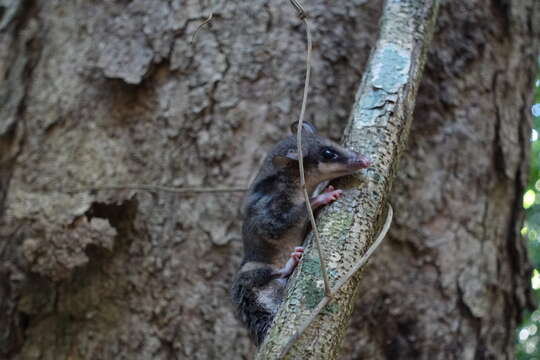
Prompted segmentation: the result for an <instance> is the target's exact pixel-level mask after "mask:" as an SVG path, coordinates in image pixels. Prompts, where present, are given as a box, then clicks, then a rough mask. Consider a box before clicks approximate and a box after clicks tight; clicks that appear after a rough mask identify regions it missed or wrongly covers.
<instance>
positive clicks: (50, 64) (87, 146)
mask: <svg viewBox="0 0 540 360" xmlns="http://www.w3.org/2000/svg"><path fill="white" fill-rule="evenodd" d="M305 6H306V10H307V11H308V12H309V13H310V15H311V18H312V19H313V23H314V34H313V37H314V41H315V49H314V50H315V51H314V59H313V74H314V75H313V78H312V90H311V97H310V104H309V107H308V110H307V117H306V119H307V120H309V121H311V122H313V123H315V124H316V125H317V126H318V127H319V128H320V129H321V131H322V132H323V133H326V134H329V135H330V136H331V137H333V138H334V139H338V138H339V136H340V134H341V133H342V130H343V127H344V126H345V123H346V121H347V117H348V115H349V113H350V110H351V106H352V103H353V100H354V92H355V87H356V85H357V84H358V82H359V79H360V78H361V75H362V73H361V71H362V69H363V67H364V65H365V63H366V61H367V55H368V54H369V50H370V47H371V45H372V44H373V42H374V37H375V36H376V34H377V28H378V18H379V15H380V10H381V6H382V3H381V2H380V1H366V0H351V1H344V2H330V1H325V0H312V1H309V2H306V3H305ZM538 7H539V5H538V2H537V1H535V0H514V1H509V0H492V1H489V2H486V1H481V0H459V1H457V0H455V1H445V2H443V3H442V6H441V9H440V15H439V18H438V30H437V32H436V35H435V38H434V42H433V50H432V51H431V53H430V54H429V56H428V59H427V67H426V74H425V76H424V81H423V85H422V87H421V88H420V92H419V97H418V102H417V108H416V110H415V120H414V121H413V128H412V132H411V138H412V139H411V140H410V147H409V149H408V152H407V154H406V157H405V158H404V161H402V164H401V166H400V169H399V170H398V178H397V179H396V181H395V183H394V190H393V193H392V194H391V201H392V203H393V205H394V208H395V221H394V226H393V230H392V232H391V237H390V238H389V239H387V241H386V242H385V244H384V245H383V248H382V249H380V250H381V251H378V254H377V255H376V258H375V259H373V261H372V262H371V264H370V266H369V267H368V269H366V272H365V274H364V276H363V278H364V283H363V284H362V286H361V288H360V290H359V292H360V295H361V296H360V299H359V301H358V303H357V307H356V315H355V316H354V318H353V322H352V326H351V328H350V329H349V333H348V341H346V342H345V345H344V346H345V349H346V352H344V353H343V354H344V355H343V358H345V359H359V358H363V359H386V358H391V359H402V358H407V359H428V358H429V359H473V358H482V357H483V358H501V356H504V357H508V358H510V357H511V351H512V342H513V331H514V329H515V326H516V322H517V321H518V318H519V315H520V312H521V310H522V309H523V308H524V307H525V306H526V303H527V291H526V289H527V286H528V284H527V269H528V268H527V267H526V266H525V264H526V260H525V252H524V246H523V244H522V242H521V240H520V239H519V236H518V234H519V233H518V230H519V224H520V222H521V211H520V193H521V190H522V187H523V182H524V180H525V177H526V166H527V164H526V159H525V158H526V157H527V150H528V143H527V139H528V134H529V130H530V125H529V113H528V106H529V104H530V100H531V94H530V93H531V89H532V81H533V72H534V70H535V62H534V58H535V56H536V55H537V54H538V45H539V42H538V38H539V30H538V26H539V24H540V19H539V9H538ZM210 11H213V12H214V19H213V22H212V25H211V27H205V28H203V29H202V30H201V31H200V32H199V34H198V36H197V41H196V42H195V45H194V46H193V47H192V46H190V44H189V41H190V38H191V35H192V34H193V32H194V31H195V29H196V28H197V26H198V25H199V24H200V23H201V22H202V21H204V20H205V19H206V18H207V17H208V14H209V12H210ZM304 44H305V43H304V32H303V29H302V28H301V27H300V25H299V23H298V21H297V19H296V18H295V13H294V11H291V10H290V5H289V3H288V1H286V0H276V1H272V2H259V1H254V2H246V1H236V0H235V1H220V2H217V1H199V0H151V1H150V0H132V1H122V0H117V1H106V2H105V1H95V0H94V1H88V0H73V1H60V0H33V1H32V0H0V74H2V77H1V79H2V80H0V81H1V84H0V214H1V220H0V221H1V225H0V324H1V326H0V358H7V359H62V358H70V359H112V358H114V359H123V358H125V359H214V358H229V359H238V358H250V357H251V354H252V353H253V351H252V348H251V347H250V345H249V342H248V340H247V337H246V333H245V331H244V330H243V329H242V328H241V327H240V326H239V324H238V323H237V322H236V320H235V319H234V317H233V315H232V310H231V307H230V305H229V302H228V299H227V297H228V296H227V293H228V286H229V284H230V279H231V278H232V275H233V272H234V271H235V269H236V268H237V266H238V264H239V261H240V254H241V243H240V241H239V224H240V222H239V218H240V214H239V208H240V201H241V195H239V194H222V195H216V194H205V195H196V196H179V195H174V194H167V193H158V194H149V193H147V192H144V191H135V190H129V191H102V192H84V193H81V194H78V195H67V194H65V193H64V190H66V189H71V188H78V187H81V186H88V185H95V184H119V183H134V182H137V183H152V184H166V185H175V186H185V185H201V184H204V185H208V186H221V185H238V184H245V182H246V181H247V179H248V178H249V176H250V174H251V173H252V171H253V169H254V168H255V167H256V166H257V164H258V162H259V161H260V159H261V157H262V156H263V155H264V153H265V151H266V150H267V149H268V148H269V147H270V146H271V144H272V143H274V142H275V141H276V140H277V139H279V138H280V137H281V136H282V134H283V133H285V132H286V131H287V130H286V129H287V128H288V125H289V123H291V122H292V121H294V120H295V119H296V118H297V114H298V110H299V102H300V100H301V91H302V86H303V71H304V66H305V64H304V55H305V50H304V49H305V48H304ZM501 354H503V355H501Z"/></svg>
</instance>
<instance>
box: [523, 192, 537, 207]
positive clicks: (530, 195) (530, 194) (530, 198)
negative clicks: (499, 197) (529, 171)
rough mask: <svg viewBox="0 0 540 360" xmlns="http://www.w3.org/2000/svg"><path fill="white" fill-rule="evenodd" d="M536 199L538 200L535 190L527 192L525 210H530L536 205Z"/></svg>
mask: <svg viewBox="0 0 540 360" xmlns="http://www.w3.org/2000/svg"><path fill="white" fill-rule="evenodd" d="M535 199H536V193H535V192H534V190H532V189H529V190H527V192H526V193H525V195H523V207H524V208H525V209H528V208H530V207H531V206H532V205H533V204H534V200H535Z"/></svg>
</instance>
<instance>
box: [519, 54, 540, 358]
mask: <svg viewBox="0 0 540 360" xmlns="http://www.w3.org/2000/svg"><path fill="white" fill-rule="evenodd" d="M539 65H540V58H539ZM535 85H536V86H535V88H534V92H535V94H534V104H535V105H533V108H532V109H531V110H532V112H533V131H532V135H531V161H530V174H529V180H528V183H527V190H526V192H525V194H524V195H523V207H524V208H525V212H526V220H525V224H524V226H523V229H522V230H521V233H522V235H523V236H524V237H526V239H527V245H528V248H529V258H530V260H531V263H532V264H533V266H534V268H535V270H534V272H533V276H532V278H531V286H532V289H533V293H534V297H535V299H536V303H537V304H540V139H539V134H540V71H539V73H538V76H537V80H536V84H535ZM516 335H517V339H516V341H517V348H516V359H518V360H533V359H534V360H538V359H540V307H539V308H538V309H536V310H535V311H533V312H532V313H529V314H527V316H526V317H525V319H524V321H523V324H521V326H520V327H519V328H518V330H517V334H516Z"/></svg>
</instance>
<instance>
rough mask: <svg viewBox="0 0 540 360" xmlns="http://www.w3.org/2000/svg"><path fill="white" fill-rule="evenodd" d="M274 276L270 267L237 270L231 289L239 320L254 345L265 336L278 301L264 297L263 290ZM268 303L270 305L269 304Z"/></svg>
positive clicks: (257, 344) (259, 342)
mask: <svg viewBox="0 0 540 360" xmlns="http://www.w3.org/2000/svg"><path fill="white" fill-rule="evenodd" d="M274 277H275V276H273V275H272V269H270V268H260V269H255V270H250V271H243V272H239V273H238V275H237V276H236V279H235V281H234V284H233V286H232V289H231V297H232V301H233V304H234V305H235V308H236V312H237V315H238V317H239V318H240V320H242V322H243V323H244V325H246V327H247V328H248V330H249V334H250V337H251V339H252V341H253V342H254V343H255V345H256V346H259V345H260V344H261V343H262V342H263V340H264V337H265V336H266V333H267V331H268V329H269V328H270V325H271V324H272V320H273V319H274V315H275V310H274V309H276V308H277V306H279V303H280V301H278V303H275V304H269V303H268V302H269V301H274V302H275V301H276V300H277V299H274V298H272V297H268V298H266V299H265V298H264V295H265V294H263V291H264V288H265V286H266V285H268V284H269V283H270V282H271V281H272V280H273V278H274ZM269 305H270V306H269Z"/></svg>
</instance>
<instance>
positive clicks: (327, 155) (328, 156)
mask: <svg viewBox="0 0 540 360" xmlns="http://www.w3.org/2000/svg"><path fill="white" fill-rule="evenodd" d="M321 155H322V157H323V159H325V160H335V159H337V158H338V154H337V153H336V152H335V151H334V150H332V149H323V150H322V151H321Z"/></svg>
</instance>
